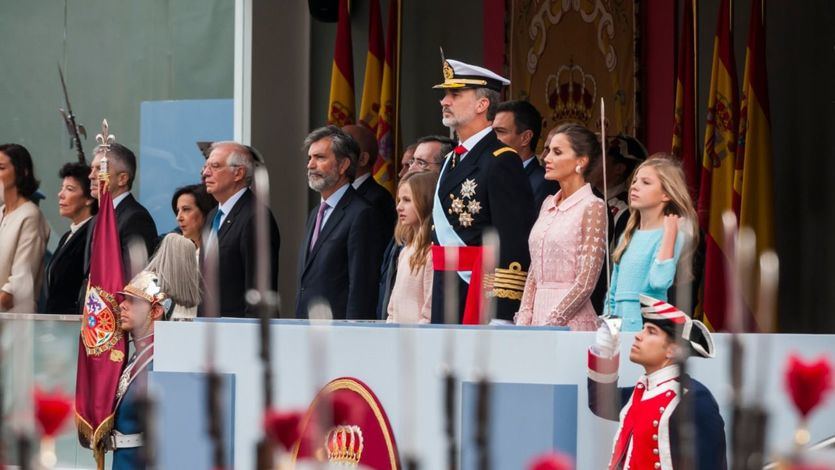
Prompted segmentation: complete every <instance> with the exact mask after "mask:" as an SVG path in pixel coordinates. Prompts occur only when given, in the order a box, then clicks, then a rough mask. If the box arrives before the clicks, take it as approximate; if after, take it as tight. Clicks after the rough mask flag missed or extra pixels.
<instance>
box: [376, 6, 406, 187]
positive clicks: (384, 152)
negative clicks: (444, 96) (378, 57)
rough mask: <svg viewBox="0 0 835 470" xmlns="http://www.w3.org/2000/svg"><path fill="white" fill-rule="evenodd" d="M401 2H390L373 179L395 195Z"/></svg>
mask: <svg viewBox="0 0 835 470" xmlns="http://www.w3.org/2000/svg"><path fill="white" fill-rule="evenodd" d="M399 10H400V1H399V0H391V1H390V2H389V12H388V32H387V33H386V62H385V64H384V65H383V87H382V89H381V90H380V103H381V106H380V115H379V117H378V119H379V120H378V121H377V145H378V147H379V149H380V150H379V152H380V154H379V155H377V161H376V162H374V170H373V173H374V179H375V180H377V182H378V183H380V184H381V185H382V186H383V187H384V188H386V189H388V190H389V192H390V193H392V194H394V186H395V181H394V158H395V156H394V152H395V148H394V140H395V132H396V131H397V119H398V110H397V60H398V57H397V51H398V47H399V42H400V41H399V37H400V36H399V31H398V29H399V27H398V26H399V23H400V22H399V17H400V12H399Z"/></svg>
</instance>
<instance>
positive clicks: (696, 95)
mask: <svg viewBox="0 0 835 470" xmlns="http://www.w3.org/2000/svg"><path fill="white" fill-rule="evenodd" d="M692 6H693V90H692V91H693V119H692V121H693V158H695V159H696V166H695V168H701V159H700V158H699V155H701V152H699V138H698V136H699V0H693V5H692ZM696 176H697V177H699V176H700V175H699V174H697V175H696ZM697 196H698V194H697ZM696 229H697V230H698V227H696Z"/></svg>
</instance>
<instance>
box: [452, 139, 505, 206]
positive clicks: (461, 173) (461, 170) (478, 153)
mask: <svg viewBox="0 0 835 470" xmlns="http://www.w3.org/2000/svg"><path fill="white" fill-rule="evenodd" d="M494 140H496V137H495V133H494V132H493V131H490V133H488V134H487V135H485V136H484V137H482V139H481V140H479V141H478V143H477V144H475V146H473V148H472V149H470V150H469V151H468V152H467V155H466V156H465V157H464V159H463V160H461V162H460V163H458V165H457V166H456V167H455V168H451V167H450V165H447V168H446V171H445V172H444V177H443V178H442V179H441V182H440V186H439V188H440V191H439V192H438V194H441V195H446V194H450V193H451V192H452V190H453V189H455V187H456V186H458V185H459V184H460V183H461V182H462V181H464V179H466V178H467V177H468V176H470V175H471V174H473V173H474V172H475V171H476V170H478V168H479V164H480V163H481V158H482V157H483V155H482V154H483V153H484V149H485V148H487V147H488V146H489V145H490V144H491V143H492V142H493V141H494Z"/></svg>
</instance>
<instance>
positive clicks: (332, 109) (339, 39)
mask: <svg viewBox="0 0 835 470" xmlns="http://www.w3.org/2000/svg"><path fill="white" fill-rule="evenodd" d="M352 47H353V45H352V42H351V14H350V13H349V12H348V0H339V22H338V23H337V26H336V44H335V45H334V50H333V67H332V68H331V94H330V99H329V100H328V124H333V125H335V126H338V127H342V126H344V125H346V124H353V123H354V106H355V105H354V56H353V52H352Z"/></svg>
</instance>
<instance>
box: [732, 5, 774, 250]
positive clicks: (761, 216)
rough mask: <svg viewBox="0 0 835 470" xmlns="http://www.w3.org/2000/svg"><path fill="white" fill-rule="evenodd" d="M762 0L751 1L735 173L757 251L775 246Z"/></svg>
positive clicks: (744, 218)
mask: <svg viewBox="0 0 835 470" xmlns="http://www.w3.org/2000/svg"><path fill="white" fill-rule="evenodd" d="M763 8H764V2H763V0H753V1H752V2H751V26H750V29H749V30H748V47H747V50H746V52H745V74H744V79H743V81H742V110H741V111H740V122H739V136H740V141H739V143H740V148H739V149H738V152H737V153H738V155H740V156H741V157H742V158H741V161H742V163H743V165H742V171H739V172H737V173H736V175H735V176H736V177H735V179H734V187H736V188H739V193H740V195H741V199H742V200H741V205H740V211H739V224H740V225H742V226H748V227H751V228H753V229H754V231H755V232H756V234H757V253H758V254H759V253H761V252H763V251H764V250H767V249H769V248H773V247H774V191H773V189H772V180H773V176H772V165H773V161H772V155H771V118H770V112H769V105H768V80H767V74H766V66H765V14H764V13H765V12H764V10H763Z"/></svg>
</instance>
